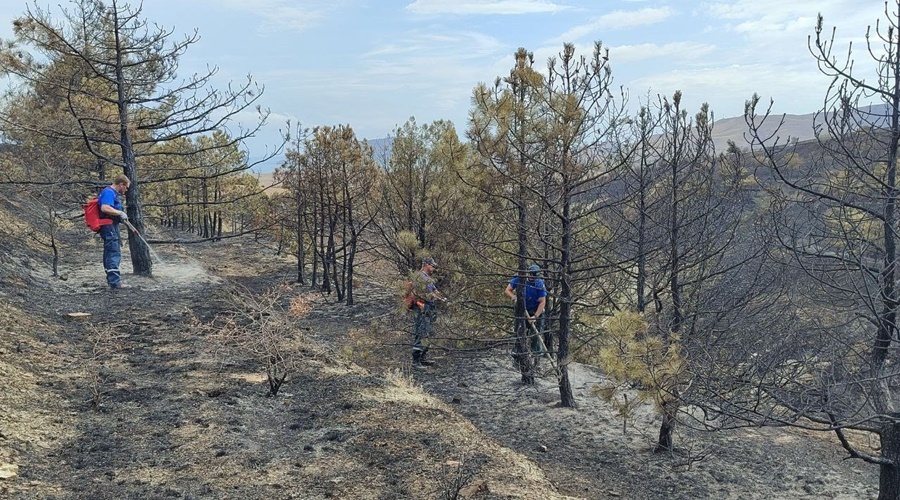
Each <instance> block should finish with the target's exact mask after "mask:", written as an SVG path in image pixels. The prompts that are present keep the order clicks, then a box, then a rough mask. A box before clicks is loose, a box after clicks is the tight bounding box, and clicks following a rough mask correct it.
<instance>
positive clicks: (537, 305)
mask: <svg viewBox="0 0 900 500" xmlns="http://www.w3.org/2000/svg"><path fill="white" fill-rule="evenodd" d="M540 273H541V268H540V266H538V265H537V264H532V265H530V266H529V267H528V274H527V277H526V278H525V283H524V287H525V290H524V292H525V293H524V295H525V319H526V320H527V321H529V322H531V324H533V325H534V327H535V330H537V333H535V332H534V331H529V332H528V336H529V338H530V339H531V352H532V354H534V355H535V356H540V355H541V354H542V353H543V352H544V350H543V349H542V348H541V337H540V335H542V332H543V331H544V307H546V305H547V287H546V286H545V285H544V280H542V279H541V278H540ZM518 287H519V277H518V276H514V277H513V279H511V280H509V284H508V285H506V290H505V291H504V293H506V296H507V297H509V298H510V299H512V301H513V302H515V301H516V300H517V295H516V289H517V288H518ZM517 321H518V318H517Z"/></svg>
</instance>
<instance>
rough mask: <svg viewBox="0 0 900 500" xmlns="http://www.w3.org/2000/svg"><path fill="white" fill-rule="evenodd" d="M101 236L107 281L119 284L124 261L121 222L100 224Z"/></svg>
mask: <svg viewBox="0 0 900 500" xmlns="http://www.w3.org/2000/svg"><path fill="white" fill-rule="evenodd" d="M100 237H101V238H103V269H105V270H106V283H107V284H109V286H111V287H114V286H118V285H119V283H121V282H122V274H121V273H120V272H119V263H120V262H121V261H122V249H121V247H120V246H119V224H118V223H115V222H114V223H112V224H108V225H106V226H100Z"/></svg>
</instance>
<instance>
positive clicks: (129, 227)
mask: <svg viewBox="0 0 900 500" xmlns="http://www.w3.org/2000/svg"><path fill="white" fill-rule="evenodd" d="M122 222H123V223H124V224H125V225H126V226H128V229H130V230H131V232H132V233H134V234H136V235H137V237H138V238H140V240H141V241H142V242H144V244H145V245H147V250H150V254H151V255H153V256H154V257H156V260H157V262H159V263H160V264H164V262H163V260H162V258H160V256H159V255H158V254H157V253H156V252H155V251H154V250H153V247H151V246H150V244H149V243H147V240H145V239H144V237H143V236H141V233H139V232H138V230H137V229H135V227H134V226H132V225H131V222H129V221H127V220H123V221H122Z"/></svg>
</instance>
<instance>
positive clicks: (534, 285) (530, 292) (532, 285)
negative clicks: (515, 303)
mask: <svg viewBox="0 0 900 500" xmlns="http://www.w3.org/2000/svg"><path fill="white" fill-rule="evenodd" d="M509 285H510V286H511V287H512V288H513V290H515V289H516V287H518V286H519V277H518V276H516V277H514V278H513V279H511V280H509ZM546 296H547V287H546V286H544V280H542V279H540V278H535V280H534V281H530V280H528V279H526V280H525V309H528V310H529V311H533V310H535V309H537V306H538V302H540V300H541V299H542V298H543V297H546Z"/></svg>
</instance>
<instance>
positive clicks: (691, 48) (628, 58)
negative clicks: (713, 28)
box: [609, 42, 716, 64]
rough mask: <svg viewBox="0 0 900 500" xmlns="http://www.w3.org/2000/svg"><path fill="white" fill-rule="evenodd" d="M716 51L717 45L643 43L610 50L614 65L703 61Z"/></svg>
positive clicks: (619, 46) (620, 46)
mask: <svg viewBox="0 0 900 500" xmlns="http://www.w3.org/2000/svg"><path fill="white" fill-rule="evenodd" d="M715 50H716V46H715V45H710V44H704V43H694V42H675V43H667V44H664V45H658V44H655V43H642V44H639V45H618V46H615V47H610V48H609V57H610V59H611V60H612V61H613V63H614V64H615V63H631V62H636V61H645V60H648V59H657V58H666V59H679V60H694V59H701V58H703V57H705V56H707V55H709V54H711V53H713V52H714V51H715Z"/></svg>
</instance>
